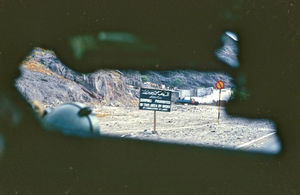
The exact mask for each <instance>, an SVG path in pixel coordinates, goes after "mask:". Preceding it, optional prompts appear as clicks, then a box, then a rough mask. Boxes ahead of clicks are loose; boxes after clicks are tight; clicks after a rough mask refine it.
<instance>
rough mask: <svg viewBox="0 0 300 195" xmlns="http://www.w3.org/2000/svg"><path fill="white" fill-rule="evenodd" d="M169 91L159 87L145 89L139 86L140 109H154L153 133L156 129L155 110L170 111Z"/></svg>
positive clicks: (170, 93)
mask: <svg viewBox="0 0 300 195" xmlns="http://www.w3.org/2000/svg"><path fill="white" fill-rule="evenodd" d="M171 95H172V92H171V91H165V90H159V89H146V88H141V91H140V101H139V109H140V110H153V111H154V130H153V132H154V133H157V131H156V111H162V112H170V111H171Z"/></svg>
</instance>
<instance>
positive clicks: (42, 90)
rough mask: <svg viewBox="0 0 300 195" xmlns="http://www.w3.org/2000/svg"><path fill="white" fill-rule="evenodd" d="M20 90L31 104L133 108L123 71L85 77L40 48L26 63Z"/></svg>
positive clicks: (132, 100) (132, 99)
mask: <svg viewBox="0 0 300 195" xmlns="http://www.w3.org/2000/svg"><path fill="white" fill-rule="evenodd" d="M20 69H21V72H22V76H21V77H20V78H19V79H18V80H17V81H16V87H17V88H18V89H19V91H20V92H21V94H22V95H23V96H24V97H25V98H26V99H27V100H39V101H41V102H43V103H45V104H49V105H53V106H55V105H57V104H60V103H63V102H70V101H71V102H73V101H76V102H82V103H101V104H105V105H132V104H135V103H136V102H137V97H136V96H135V95H134V94H132V93H131V90H130V89H129V87H128V85H127V84H126V79H125V77H124V75H123V74H122V73H121V72H119V71H114V70H100V71H97V72H95V73H91V74H82V73H78V72H75V71H73V70H71V69H69V68H68V67H67V66H65V65H64V64H62V63H61V62H60V60H59V59H58V58H57V57H56V56H55V54H54V53H53V52H51V51H48V50H44V49H41V48H37V49H35V50H33V52H32V53H31V55H30V56H29V57H27V59H25V60H24V62H23V63H22V65H21V67H20Z"/></svg>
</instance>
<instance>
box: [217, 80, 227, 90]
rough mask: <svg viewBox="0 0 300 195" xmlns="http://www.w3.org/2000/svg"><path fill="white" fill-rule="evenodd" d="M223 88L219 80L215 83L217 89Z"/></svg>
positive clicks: (222, 83)
mask: <svg viewBox="0 0 300 195" xmlns="http://www.w3.org/2000/svg"><path fill="white" fill-rule="evenodd" d="M224 86H225V85H224V82H223V81H221V80H220V81H218V82H217V83H216V87H217V89H224Z"/></svg>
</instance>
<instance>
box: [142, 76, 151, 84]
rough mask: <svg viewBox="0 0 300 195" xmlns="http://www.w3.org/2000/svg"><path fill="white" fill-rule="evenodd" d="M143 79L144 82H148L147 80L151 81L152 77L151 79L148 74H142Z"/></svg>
mask: <svg viewBox="0 0 300 195" xmlns="http://www.w3.org/2000/svg"><path fill="white" fill-rule="evenodd" d="M141 79H142V82H143V83H146V82H149V81H150V79H149V78H148V77H147V76H146V75H142V76H141Z"/></svg>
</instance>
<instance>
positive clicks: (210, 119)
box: [95, 105, 276, 149]
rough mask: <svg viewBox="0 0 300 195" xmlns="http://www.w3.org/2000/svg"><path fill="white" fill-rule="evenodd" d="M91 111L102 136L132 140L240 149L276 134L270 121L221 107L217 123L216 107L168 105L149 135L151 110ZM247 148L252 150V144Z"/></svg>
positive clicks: (152, 115)
mask: <svg viewBox="0 0 300 195" xmlns="http://www.w3.org/2000/svg"><path fill="white" fill-rule="evenodd" d="M95 112H96V113H98V115H99V116H100V117H99V122H100V128H101V133H102V134H103V135H109V136H120V137H127V138H134V139H145V140H155V141H162V142H173V143H174V142H175V143H182V144H191V145H206V146H212V147H222V148H241V146H242V145H243V144H246V145H247V143H249V142H251V141H254V140H255V139H260V138H261V137H263V136H268V134H273V133H274V132H276V129H275V124H274V123H273V122H272V121H271V120H267V119H255V120H254V119H247V118H241V117H231V116H229V115H227V114H226V112H225V111H224V107H221V117H220V124H218V120H217V117H218V107H217V106H210V105H197V106H194V105H193V106H192V105H172V108H171V112H156V121H157V124H156V130H157V134H154V133H153V132H152V131H153V128H154V123H153V122H154V111H146V110H139V109H138V107H112V106H101V107H100V106H99V107H96V108H95ZM99 113H101V114H99ZM272 136H276V134H275V133H274V135H272ZM247 147H248V148H249V145H248V146H247ZM251 147H253V148H255V147H256V145H255V141H254V143H253V144H251ZM251 147H250V149H251Z"/></svg>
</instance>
